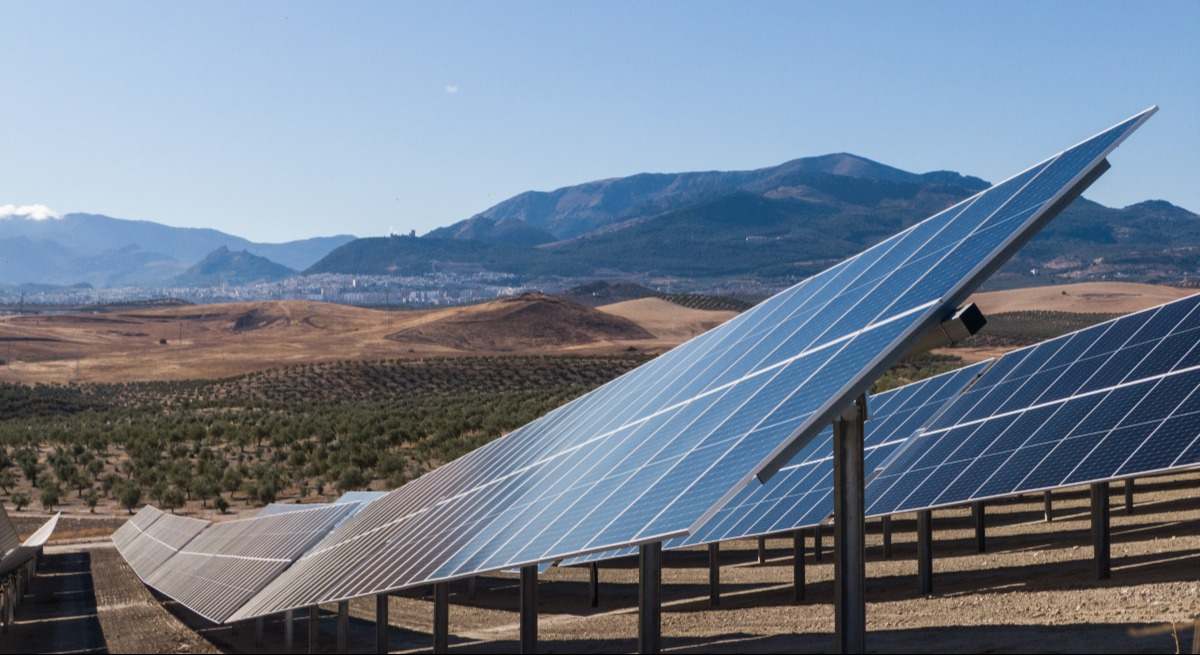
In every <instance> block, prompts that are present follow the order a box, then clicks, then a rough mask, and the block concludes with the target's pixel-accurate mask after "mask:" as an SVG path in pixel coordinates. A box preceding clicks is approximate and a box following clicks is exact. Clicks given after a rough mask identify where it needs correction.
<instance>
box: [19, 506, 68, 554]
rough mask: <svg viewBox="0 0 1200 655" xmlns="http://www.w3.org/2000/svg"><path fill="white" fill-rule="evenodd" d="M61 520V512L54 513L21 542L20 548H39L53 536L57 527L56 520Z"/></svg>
mask: <svg viewBox="0 0 1200 655" xmlns="http://www.w3.org/2000/svg"><path fill="white" fill-rule="evenodd" d="M60 518H62V512H56V513H55V514H54V516H51V517H50V519H49V520H48V521H46V522H45V523H43V524H42V525H41V526H39V527H38V529H37V530H34V531H33V534H31V535H29V536H28V537H27V538H26V539H25V541H22V542H21V545H22V546H25V547H27V548H41V547H42V546H45V545H46V542H47V541H49V540H50V536H51V535H53V534H54V529H55V528H57V527H58V519H60Z"/></svg>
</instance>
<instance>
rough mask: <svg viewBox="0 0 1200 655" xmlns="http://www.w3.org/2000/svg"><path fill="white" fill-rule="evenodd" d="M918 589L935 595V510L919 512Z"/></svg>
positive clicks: (923, 593)
mask: <svg viewBox="0 0 1200 655" xmlns="http://www.w3.org/2000/svg"><path fill="white" fill-rule="evenodd" d="M917 589H918V590H919V591H920V592H921V595H922V596H928V595H929V594H932V593H933V510H928V509H926V510H921V511H920V512H917Z"/></svg>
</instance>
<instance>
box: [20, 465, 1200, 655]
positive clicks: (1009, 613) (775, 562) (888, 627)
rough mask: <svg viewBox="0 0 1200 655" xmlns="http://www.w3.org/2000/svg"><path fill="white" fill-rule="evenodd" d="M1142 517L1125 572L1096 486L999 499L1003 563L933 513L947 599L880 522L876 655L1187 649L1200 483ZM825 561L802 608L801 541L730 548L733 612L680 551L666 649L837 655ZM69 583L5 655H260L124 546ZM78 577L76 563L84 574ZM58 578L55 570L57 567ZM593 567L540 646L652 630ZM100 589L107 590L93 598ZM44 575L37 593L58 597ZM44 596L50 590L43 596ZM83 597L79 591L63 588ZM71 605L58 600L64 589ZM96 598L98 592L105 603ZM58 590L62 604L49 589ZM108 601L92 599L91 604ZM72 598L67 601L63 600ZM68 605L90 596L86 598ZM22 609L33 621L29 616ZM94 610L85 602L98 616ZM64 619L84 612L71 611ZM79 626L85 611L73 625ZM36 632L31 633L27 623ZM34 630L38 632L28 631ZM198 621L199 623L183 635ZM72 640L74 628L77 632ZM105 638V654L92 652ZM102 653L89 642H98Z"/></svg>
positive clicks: (363, 644)
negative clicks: (148, 584) (171, 599)
mask: <svg viewBox="0 0 1200 655" xmlns="http://www.w3.org/2000/svg"><path fill="white" fill-rule="evenodd" d="M1136 490H1137V491H1136V504H1135V508H1134V512H1133V513H1132V514H1128V513H1126V512H1125V510H1124V505H1123V495H1122V493H1123V490H1122V486H1121V484H1120V483H1115V484H1113V485H1112V500H1111V502H1112V539H1113V546H1112V557H1113V563H1112V578H1111V579H1110V580H1105V581H1098V580H1097V579H1096V576H1095V572H1094V569H1093V566H1094V564H1093V560H1092V549H1091V541H1090V533H1089V525H1090V524H1089V518H1088V517H1089V514H1088V498H1087V490H1086V489H1070V490H1065V491H1061V492H1056V493H1055V495H1054V514H1053V521H1052V522H1050V523H1046V522H1045V521H1044V520H1043V516H1042V503H1041V497H1040V496H1038V497H1036V498H1035V497H1032V496H1027V497H1023V498H1018V499H1013V500H1011V501H1009V502H1004V503H1000V502H997V503H995V504H992V505H989V506H988V531H987V552H986V553H984V554H980V553H978V552H976V543H975V540H974V529H973V525H972V523H971V520H970V516H969V512H968V511H967V510H965V509H947V510H940V511H937V512H935V514H934V528H935V535H934V552H935V562H934V571H935V578H934V593H933V595H931V596H929V597H923V596H921V595H920V594H919V593H918V592H917V587H916V576H915V573H916V563H915V551H916V548H915V536H914V532H913V531H914V528H915V521H914V518H913V516H912V515H900V516H897V517H896V518H895V520H894V521H893V526H894V527H893V544H894V553H893V557H892V559H890V560H884V559H883V558H882V552H881V536H880V533H879V523H878V521H874V520H872V521H869V522H868V527H869V536H868V553H867V556H868V568H867V575H868V587H867V597H868V607H867V619H868V629H869V632H868V635H867V644H868V649H869V650H870V651H872V652H964V651H965V652H1029V651H1043V652H1062V653H1068V652H1071V653H1075V652H1079V653H1082V652H1144V653H1173V652H1187V649H1188V648H1190V645H1191V639H1192V627H1191V626H1192V620H1193V619H1194V618H1195V617H1197V616H1200V474H1196V473H1190V474H1186V475H1176V476H1171V477H1162V478H1156V479H1145V480H1139V481H1138V483H1137V485H1136ZM824 534H825V536H824V539H823V545H824V548H825V555H824V557H823V558H822V561H820V562H817V561H816V560H815V559H814V558H813V554H812V552H811V551H812V539H811V535H810V536H809V537H808V538H807V539H806V543H807V545H808V550H809V552H808V557H807V565H806V573H807V584H806V586H805V594H806V597H805V600H803V601H801V602H796V601H794V600H793V597H792V594H793V588H792V585H791V576H792V568H791V550H790V549H791V538H790V536H787V537H786V538H777V539H770V540H768V542H767V545H768V550H767V556H768V559H767V561H766V563H765V564H761V565H760V564H758V562H757V559H756V545H755V543H754V541H753V540H746V541H739V542H732V543H726V544H722V564H723V566H722V570H721V583H722V587H721V590H722V598H721V607H720V608H717V609H713V608H710V607H709V606H708V587H707V559H706V558H707V554H706V552H704V551H703V550H702V549H701V550H690V551H683V552H673V553H667V554H666V557H665V568H664V571H663V583H664V584H663V595H664V608H663V609H664V612H663V647H664V651H665V652H716V653H722V652H724V653H740V652H779V653H784V652H828V651H831V650H832V649H833V639H832V631H833V610H832V606H831V604H830V603H831V600H832V587H831V580H832V574H833V566H832V561H831V559H832V556H831V548H832V539H831V536H830V535H831V533H830V531H829V530H828V529H826V530H825V533H824ZM48 553H49V554H50V556H51V557H52V558H53V559H51V560H50V561H52V562H57V563H56V564H54V565H53V566H54V567H55V568H52V569H51V571H52V572H57V573H61V574H62V575H57V573H55V575H57V577H55V578H53V580H59V578H61V582H63V583H65V582H66V581H68V580H77V581H78V582H79V588H77V589H73V590H64V592H63V593H62V598H64V599H67V598H71V599H75V598H77V597H82V598H84V599H85V600H84V604H85V605H86V604H87V602H93V603H95V606H96V609H95V611H94V614H95V617H96V618H95V621H91V620H90V619H85V618H76V619H70V620H66V619H58V620H53V621H52V620H50V619H49V618H46V617H48V616H49V615H50V614H51V612H50V610H49V609H46V608H43V609H41V610H38V612H39V614H37V615H36V616H35V617H34V618H37V616H41V617H42V619H41V622H40V623H39V622H36V621H33V619H27V618H26V615H24V614H19V615H18V618H19V619H20V620H21V621H22V622H21V623H19V625H18V626H17V628H16V629H15V630H16V632H17V633H18V634H21V630H22V629H27V630H32V628H33V627H35V626H36V635H37V636H36V638H33V637H30V636H29V635H30V634H32V633H31V632H29V631H27V632H26V633H24V634H25V635H26V636H23V637H19V638H18V641H12V640H11V639H3V640H0V652H15V651H24V650H27V649H28V650H39V651H41V650H51V649H58V650H61V649H66V648H68V647H73V646H76V645H78V646H80V647H81V648H93V649H94V648H104V647H106V648H107V649H109V650H111V651H113V652H117V651H119V652H157V651H163V652H180V651H183V650H188V651H191V652H206V651H211V650H213V649H219V650H222V651H226V652H253V651H254V650H255V648H254V643H253V630H252V629H251V627H250V626H242V627H240V628H239V629H238V630H236V631H235V630H234V629H232V628H230V627H227V626H222V627H214V626H211V625H206V624H204V622H203V621H201V620H199V619H197V618H195V617H194V616H190V615H189V613H188V612H187V611H186V610H183V609H181V608H179V607H178V606H175V605H173V604H169V603H168V604H165V605H160V604H158V603H156V602H154V601H153V600H152V597H151V596H150V593H149V592H148V591H146V590H145V588H144V587H142V586H141V584H140V583H139V582H138V581H137V578H136V577H135V576H134V575H133V573H132V571H130V570H129V568H128V567H127V566H125V565H124V564H123V562H121V561H120V559H119V557H118V556H117V555H116V553H115V551H114V550H113V549H112V548H111V546H110V545H107V544H104V545H100V544H96V545H92V546H59V547H52V548H51V549H49V550H48ZM71 567H74V568H71ZM43 571H46V568H43ZM587 579H588V573H587V570H586V569H557V568H555V569H551V570H550V571H548V572H547V573H546V574H544V575H543V577H542V580H541V581H540V584H539V588H538V593H539V608H540V617H539V628H538V629H539V651H540V652H547V653H551V652H560V653H561V652H632V651H634V650H636V648H637V643H636V635H637V597H636V593H637V584H636V582H637V568H636V562H634V561H632V560H622V561H616V562H609V563H605V564H604V565H603V566H602V568H601V571H600V581H601V585H600V599H601V600H600V607H599V608H597V609H593V608H591V607H589V604H588V582H587ZM85 581H86V582H88V583H89V584H90V585H91V587H90V590H89V589H85V588H84V587H87V585H85V584H83V583H84V582H85ZM46 582H47V580H45V579H43V577H39V578H38V579H37V580H35V584H34V585H33V590H34V594H35V595H36V594H38V593H41V594H43V595H44V594H46V593H47V592H46V590H45V588H44V584H45V583H46ZM39 590H40V591H39ZM65 591H70V593H65ZM54 593H55V595H56V596H59V595H60V592H58V591H55V592H54ZM89 594H90V596H89ZM45 597H48V596H45ZM89 598H92V599H93V600H88V599H89ZM64 602H66V601H65V600H64ZM70 602H72V603H74V602H76V601H75V600H71V601H70ZM37 605H38V604H37V603H34V604H32V605H30V604H28V603H27V605H25V606H22V610H21V612H22V613H24V612H26V611H30V610H27V609H26V608H27V607H32V606H37ZM517 608H518V593H517V588H516V581H515V579H514V578H513V577H512V576H508V575H495V576H485V577H482V578H480V579H479V581H478V583H477V595H476V597H475V599H474V600H471V599H469V598H468V597H467V592H466V584H465V583H464V582H458V583H454V584H453V586H452V595H451V606H450V632H451V648H452V650H454V651H455V652H472V653H503V652H512V651H514V650H515V649H516V647H517V638H518V630H517ZM85 609H86V608H85ZM323 609H324V613H323V618H322V620H321V625H320V631H321V637H320V645H321V650H322V651H323V652H332V651H333V650H334V649H335V645H336V636H335V635H336V627H335V626H336V621H335V619H334V618H333V614H332V611H333V610H334V607H333V606H329V607H325V608H323ZM390 610H391V611H390V621H391V627H390V644H391V647H392V648H393V649H394V650H397V651H399V652H423V651H424V652H427V651H428V650H429V644H430V636H429V631H430V622H431V617H432V603H431V602H430V601H429V599H428V598H425V597H423V596H422V593H421V590H413V591H409V592H403V593H402V594H401V595H399V596H393V597H392V598H391V599H390ZM55 611H56V612H57V613H59V614H63V615H64V616H65V615H67V614H69V613H70V612H71V611H75V612H77V613H82V614H86V612H84V611H83V610H80V609H78V608H76V609H73V610H71V609H59V610H55ZM351 614H352V621H351V624H350V628H351V629H350V646H351V650H352V651H357V652H370V651H372V650H373V648H374V624H373V621H374V600H373V599H369V598H368V599H360V600H356V601H354V602H353V603H352V605H351ZM72 616H74V615H72ZM27 620H28V621H33V622H29V623H26V621H27ZM26 626H28V628H26ZM185 626H187V627H185ZM63 631H66V632H65V633H64V632H63ZM306 634H307V632H306V628H305V625H304V620H303V619H301V618H298V620H297V621H296V624H295V648H296V649H297V650H304V649H306V647H307V643H306V639H305V635H306ZM79 635H92V636H91V637H89V638H91V639H94V640H95V644H96V645H88V644H84V643H82V641H81V640H84V637H81V636H79ZM264 638H265V642H264V646H263V648H264V649H265V650H267V651H268V652H280V651H282V650H283V645H284V644H283V627H282V623H281V622H280V621H279V618H278V617H273V618H272V619H271V620H270V621H269V622H267V624H266V626H265V632H264ZM89 643H91V642H89Z"/></svg>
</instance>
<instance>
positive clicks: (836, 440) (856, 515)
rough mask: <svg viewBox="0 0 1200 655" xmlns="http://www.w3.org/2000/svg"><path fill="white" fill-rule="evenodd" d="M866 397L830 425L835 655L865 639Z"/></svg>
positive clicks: (855, 649)
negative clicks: (864, 456)
mask: <svg viewBox="0 0 1200 655" xmlns="http://www.w3.org/2000/svg"><path fill="white" fill-rule="evenodd" d="M866 420H867V397H866V395H865V394H864V395H861V396H859V397H858V398H857V399H855V401H854V402H853V403H851V404H850V406H849V407H847V408H846V409H845V410H844V411H843V412H842V415H841V416H839V417H838V418H837V419H836V420H835V421H834V422H833V514H834V519H833V535H834V536H833V547H834V551H835V554H834V560H833V566H834V583H833V592H834V630H835V632H836V634H837V649H838V652H841V653H862V652H864V651H865V650H866V640H867V602H866V595H865V590H866V577H867V568H866V557H865V553H866V519H865V514H864V513H865V509H866V508H865V503H864V496H865V493H864V484H865V480H866V478H865V475H864V472H863V434H864V432H865V430H864V424H865V423H866Z"/></svg>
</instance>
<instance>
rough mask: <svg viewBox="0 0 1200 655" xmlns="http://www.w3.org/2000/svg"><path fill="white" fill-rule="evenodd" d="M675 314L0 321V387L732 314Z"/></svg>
mask: <svg viewBox="0 0 1200 655" xmlns="http://www.w3.org/2000/svg"><path fill="white" fill-rule="evenodd" d="M660 302H662V303H664V304H668V305H669V304H670V303H666V301H660ZM678 309H679V310H680V312H679V313H678V315H676V314H672V313H670V312H663V311H659V312H650V313H649V314H647V312H645V311H643V312H640V314H641V315H643V317H644V318H646V319H647V320H648V321H649V323H648V324H647V325H645V326H643V325H641V324H640V323H639V322H638V318H637V316H636V314H638V313H637V312H635V313H634V314H635V316H631V317H627V316H625V315H624V314H622V312H621V311H613V312H609V311H600V310H597V309H593V308H590V307H585V306H582V305H578V304H575V303H571V302H568V301H565V300H562V299H560V298H555V297H550V296H542V295H539V294H531V295H527V296H521V297H517V298H508V299H503V300H497V301H493V302H489V303H482V304H478V305H469V306H465V307H451V308H448V309H436V310H421V311H382V310H374V309H363V308H361V307H350V306H346V305H336V304H331V303H319V302H307V301H279V302H247V303H227V304H218V305H187V306H181V307H170V308H156V309H140V310H122V311H114V312H105V313H76V314H57V315H49V314H47V315H23V316H4V317H0V360H4V362H5V363H4V365H2V366H0V382H17V383H22V384H34V383H39V382H41V383H50V382H58V383H65V382H129V381H146V380H186V379H198V378H199V379H203V378H221V377H229V376H233V375H238V374H241V373H247V372H251V371H258V370H264V369H268V368H275V367H279V366H283V365H288V364H300V363H314V362H329V361H335V360H345V359H386V358H404V357H428V356H431V355H438V356H446V355H458V354H463V355H495V354H609V353H615V352H624V351H625V350H627V349H629V348H630V347H633V348H637V349H639V350H643V351H645V350H649V351H658V350H663V349H666V348H669V347H672V346H674V345H676V344H678V343H679V342H680V341H682V340H683V339H685V338H689V337H691V336H695V335H696V334H698V333H699V332H702V331H703V330H705V329H707V328H709V327H712V326H715V325H717V324H719V323H721V322H723V321H725V320H727V319H728V318H729V317H730V316H732V315H733V314H732V313H731V312H722V311H705V310H693V309H686V308H683V307H679V308H678ZM675 319H678V320H679V321H682V322H681V323H679V324H674V323H672V321H673V320H675Z"/></svg>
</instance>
